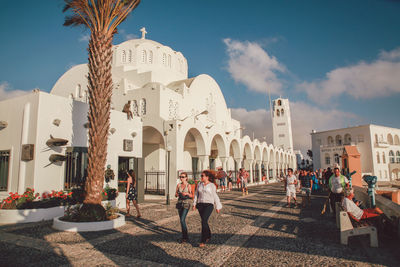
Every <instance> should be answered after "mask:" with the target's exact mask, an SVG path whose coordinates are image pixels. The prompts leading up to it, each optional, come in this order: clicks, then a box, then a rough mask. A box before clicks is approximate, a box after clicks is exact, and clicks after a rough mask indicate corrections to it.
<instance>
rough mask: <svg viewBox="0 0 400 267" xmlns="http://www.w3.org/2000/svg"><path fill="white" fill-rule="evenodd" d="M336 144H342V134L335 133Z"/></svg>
mask: <svg viewBox="0 0 400 267" xmlns="http://www.w3.org/2000/svg"><path fill="white" fill-rule="evenodd" d="M335 139H336V145H337V146H341V145H342V136H341V135H336V138H335Z"/></svg>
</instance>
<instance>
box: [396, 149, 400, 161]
mask: <svg viewBox="0 0 400 267" xmlns="http://www.w3.org/2000/svg"><path fill="white" fill-rule="evenodd" d="M396 163H400V151H397V152H396Z"/></svg>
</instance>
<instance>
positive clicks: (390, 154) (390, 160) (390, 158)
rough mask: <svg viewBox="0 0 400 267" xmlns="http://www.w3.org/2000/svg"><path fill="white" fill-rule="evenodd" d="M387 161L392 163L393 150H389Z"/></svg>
mask: <svg viewBox="0 0 400 267" xmlns="http://www.w3.org/2000/svg"><path fill="white" fill-rule="evenodd" d="M389 162H390V163H394V152H393V151H392V150H390V151H389Z"/></svg>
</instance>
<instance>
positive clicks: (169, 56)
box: [168, 55, 171, 68]
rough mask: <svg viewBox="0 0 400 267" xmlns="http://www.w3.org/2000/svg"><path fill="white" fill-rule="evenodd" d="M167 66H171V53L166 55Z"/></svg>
mask: <svg viewBox="0 0 400 267" xmlns="http://www.w3.org/2000/svg"><path fill="white" fill-rule="evenodd" d="M168 67H170V68H171V55H168Z"/></svg>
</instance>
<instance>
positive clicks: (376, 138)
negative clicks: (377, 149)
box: [375, 134, 379, 143]
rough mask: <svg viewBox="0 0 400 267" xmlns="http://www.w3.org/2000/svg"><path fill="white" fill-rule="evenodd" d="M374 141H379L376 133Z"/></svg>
mask: <svg viewBox="0 0 400 267" xmlns="http://www.w3.org/2000/svg"><path fill="white" fill-rule="evenodd" d="M375 142H376V143H379V139H378V135H377V134H375Z"/></svg>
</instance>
